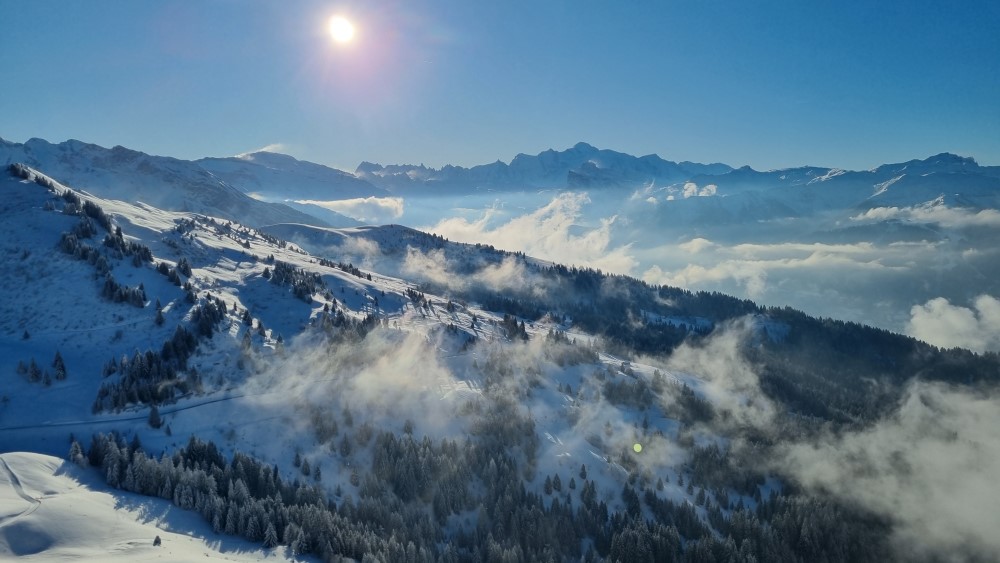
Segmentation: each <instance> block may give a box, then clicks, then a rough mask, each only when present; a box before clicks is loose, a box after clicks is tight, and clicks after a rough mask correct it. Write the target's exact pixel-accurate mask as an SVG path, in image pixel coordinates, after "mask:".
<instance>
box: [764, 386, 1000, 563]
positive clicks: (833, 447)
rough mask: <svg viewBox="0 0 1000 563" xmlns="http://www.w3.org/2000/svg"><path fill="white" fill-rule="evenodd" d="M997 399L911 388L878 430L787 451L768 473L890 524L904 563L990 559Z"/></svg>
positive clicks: (998, 439) (999, 459)
mask: <svg viewBox="0 0 1000 563" xmlns="http://www.w3.org/2000/svg"><path fill="white" fill-rule="evenodd" d="M997 428H1000V400H998V398H997V397H996V396H992V397H991V396H989V395H985V394H982V393H977V392H975V391H972V390H969V389H966V390H956V389H953V388H949V387H947V386H945V385H943V384H937V383H921V382H918V383H914V384H913V385H912V386H911V387H910V388H909V389H908V391H907V392H906V394H905V396H904V398H903V401H902V404H901V407H900V409H899V411H898V412H897V413H895V414H894V415H893V416H891V417H890V418H888V419H887V420H885V421H883V422H881V423H879V424H877V425H876V426H874V427H872V428H869V429H867V430H863V431H860V432H854V433H847V434H844V435H839V436H834V435H828V436H826V437H825V438H824V439H822V440H820V441H817V442H813V443H802V444H796V445H792V446H789V447H787V448H785V449H784V451H783V452H782V455H780V456H779V457H778V461H777V462H776V468H778V469H780V470H781V471H783V472H790V473H791V474H793V475H794V476H795V477H796V479H797V480H798V481H799V482H800V483H802V484H803V485H804V486H805V487H807V488H808V489H812V490H818V491H823V492H827V493H831V494H834V495H836V496H838V497H841V498H844V499H848V500H850V501H852V502H855V503H857V504H859V505H861V506H864V507H866V508H868V509H870V510H873V511H875V512H877V513H879V514H881V515H883V516H885V517H887V518H889V519H890V520H891V521H892V522H893V523H894V527H893V540H894V545H895V547H896V549H897V550H898V552H899V554H900V555H901V558H902V559H904V560H907V559H910V560H912V559H914V558H923V557H928V556H930V557H936V558H940V560H942V561H964V560H969V559H973V560H975V559H977V558H985V559H982V560H987V559H993V558H994V557H996V554H997V553H1000V535H998V534H997V533H996V532H997V530H1000V510H997V506H1000V489H998V488H997V486H996V476H997V475H1000V434H997V432H996V429H997Z"/></svg>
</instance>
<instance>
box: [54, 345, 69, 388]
mask: <svg viewBox="0 0 1000 563" xmlns="http://www.w3.org/2000/svg"><path fill="white" fill-rule="evenodd" d="M52 369H53V370H54V371H55V375H56V380H57V381H62V380H64V379H66V363H65V362H63V358H62V355H61V354H60V353H59V351H58V350H56V356H55V358H54V359H53V360H52Z"/></svg>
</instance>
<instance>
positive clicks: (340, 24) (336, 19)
mask: <svg viewBox="0 0 1000 563" xmlns="http://www.w3.org/2000/svg"><path fill="white" fill-rule="evenodd" d="M330 37H332V38H333V40H334V41H336V42H337V43H348V42H350V41H351V39H353V38H354V24H352V23H351V22H349V21H347V19H345V18H343V17H341V16H333V17H332V18H330Z"/></svg>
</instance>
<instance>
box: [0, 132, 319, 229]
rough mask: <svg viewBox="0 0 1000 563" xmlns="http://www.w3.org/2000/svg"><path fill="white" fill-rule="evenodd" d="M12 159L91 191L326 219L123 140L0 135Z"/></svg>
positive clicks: (5, 159)
mask: <svg viewBox="0 0 1000 563" xmlns="http://www.w3.org/2000/svg"><path fill="white" fill-rule="evenodd" d="M15 162H21V163H24V164H27V165H29V166H31V167H33V168H35V169H38V170H42V171H44V172H46V173H47V174H48V175H50V176H52V177H54V178H56V179H58V180H60V181H62V182H65V183H67V184H70V185H73V186H75V187H76V188H77V189H80V190H86V191H90V192H91V193H94V194H95V195H100V196H102V197H107V198H111V199H121V200H126V201H142V202H145V203H147V204H149V205H153V206H156V207H159V208H161V209H171V210H175V211H191V212H196V213H204V214H207V215H212V216H215V217H223V218H227V219H231V220H237V219H238V220H240V221H242V222H244V223H246V224H250V225H267V224H271V223H283V222H299V223H310V224H315V225H325V224H326V223H325V222H324V221H321V220H319V219H317V218H315V217H313V216H311V215H307V214H305V213H302V212H300V211H295V210H293V209H291V208H289V207H287V206H284V205H280V204H274V203H266V202H262V201H257V200H255V199H253V198H252V197H250V196H248V195H247V194H246V193H244V192H245V190H240V189H237V188H236V187H234V186H233V185H232V184H230V183H228V182H226V181H224V180H223V179H221V178H219V177H216V176H214V175H213V174H212V173H211V172H209V171H207V170H205V169H204V168H202V167H201V166H199V165H198V164H197V163H194V162H189V161H184V160H178V159H175V158H169V157H162V156H151V155H147V154H144V153H141V152H138V151H133V150H130V149H127V148H125V147H121V146H116V147H114V148H111V149H106V148H104V147H100V146H97V145H93V144H88V143H83V142H80V141H75V140H70V141H66V142H63V143H59V144H52V143H49V142H47V141H45V140H43V139H30V140H29V141H27V142H25V143H23V144H21V143H11V142H8V141H4V140H2V139H0V165H2V166H4V167H6V166H7V165H8V164H11V163H15Z"/></svg>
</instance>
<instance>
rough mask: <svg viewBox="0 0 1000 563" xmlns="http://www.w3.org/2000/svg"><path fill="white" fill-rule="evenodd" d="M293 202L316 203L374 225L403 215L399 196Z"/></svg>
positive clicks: (401, 201) (402, 204)
mask: <svg viewBox="0 0 1000 563" xmlns="http://www.w3.org/2000/svg"><path fill="white" fill-rule="evenodd" d="M295 203H300V204H303V205H316V206H319V207H323V208H325V209H329V210H331V211H336V212H337V213H340V214H341V215H347V216H348V217H350V218H352V219H357V220H358V221H363V222H365V223H371V224H376V225H379V224H384V223H389V222H392V221H395V220H396V219H399V218H400V217H402V216H403V208H404V201H403V198H401V197H362V198H355V199H340V200H334V201H316V200H300V201H296V202H295Z"/></svg>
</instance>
